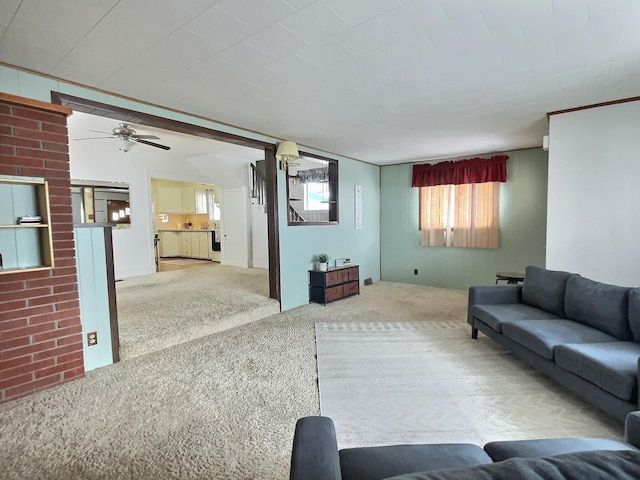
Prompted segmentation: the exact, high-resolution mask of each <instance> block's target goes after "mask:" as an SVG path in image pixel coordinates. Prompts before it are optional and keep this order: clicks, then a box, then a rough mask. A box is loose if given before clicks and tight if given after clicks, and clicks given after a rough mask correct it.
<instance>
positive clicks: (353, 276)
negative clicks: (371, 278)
mask: <svg viewBox="0 0 640 480" xmlns="http://www.w3.org/2000/svg"><path fill="white" fill-rule="evenodd" d="M359 293H360V268H359V267H358V266H357V265H350V266H348V267H336V268H330V269H329V270H327V271H325V272H323V271H320V270H309V301H310V302H316V303H322V304H325V305H326V304H327V303H329V302H333V301H335V300H340V299H341V298H345V297H350V296H351V295H358V294H359Z"/></svg>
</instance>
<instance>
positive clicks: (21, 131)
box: [0, 93, 84, 403]
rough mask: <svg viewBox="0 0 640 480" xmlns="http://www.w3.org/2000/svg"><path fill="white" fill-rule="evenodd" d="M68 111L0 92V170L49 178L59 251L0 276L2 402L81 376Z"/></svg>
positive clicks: (55, 242)
mask: <svg viewBox="0 0 640 480" xmlns="http://www.w3.org/2000/svg"><path fill="white" fill-rule="evenodd" d="M71 113H72V111H71V109H69V108H67V107H62V106H60V105H53V104H49V103H45V102H40V101H36V100H32V99H27V98H22V97H17V96H14V95H8V94H4V93H0V175H21V176H28V177H43V178H44V179H45V180H48V182H49V197H50V203H51V228H52V236H53V252H54V257H55V269H53V270H47V271H38V272H25V273H14V274H10V275H0V403H3V402H6V401H8V400H12V399H15V398H19V397H21V396H24V395H27V394H29V393H33V392H36V391H38V390H42V389H44V388H47V387H50V386H53V385H57V384H60V383H63V382H65V381H67V380H70V379H73V378H77V377H81V376H83V375H84V358H83V353H82V341H83V340H82V325H81V322H80V304H79V299H78V279H77V274H76V259H75V248H74V239H73V218H72V214H71V190H70V181H69V147H68V135H67V116H68V115H70V114H71ZM0 208H1V207H0Z"/></svg>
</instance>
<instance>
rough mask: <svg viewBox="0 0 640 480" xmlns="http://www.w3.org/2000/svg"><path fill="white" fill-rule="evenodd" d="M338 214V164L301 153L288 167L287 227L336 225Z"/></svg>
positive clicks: (335, 161) (331, 160) (334, 161)
mask: <svg viewBox="0 0 640 480" xmlns="http://www.w3.org/2000/svg"><path fill="white" fill-rule="evenodd" d="M338 211H339V209H338V161H337V160H333V159H328V158H323V157H317V156H315V155H310V154H305V153H303V152H300V158H299V159H298V160H296V162H295V163H289V165H288V167H287V219H288V224H289V225H326V224H332V223H333V224H337V223H338Z"/></svg>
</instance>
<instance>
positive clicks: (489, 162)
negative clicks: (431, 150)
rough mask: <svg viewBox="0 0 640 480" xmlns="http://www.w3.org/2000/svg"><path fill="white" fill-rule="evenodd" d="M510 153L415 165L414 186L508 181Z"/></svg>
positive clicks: (412, 182)
mask: <svg viewBox="0 0 640 480" xmlns="http://www.w3.org/2000/svg"><path fill="white" fill-rule="evenodd" d="M507 160H509V156H508V155H496V156H495V157H491V158H471V159H468V160H459V161H457V162H440V163H435V164H430V163H424V164H420V165H414V166H413V178H412V181H411V186H412V187H432V186H434V185H462V184H465V183H487V182H506V181H507Z"/></svg>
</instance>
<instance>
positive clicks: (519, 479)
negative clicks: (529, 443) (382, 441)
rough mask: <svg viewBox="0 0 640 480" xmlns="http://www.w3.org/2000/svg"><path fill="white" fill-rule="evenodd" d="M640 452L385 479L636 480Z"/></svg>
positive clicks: (570, 456)
mask: <svg viewBox="0 0 640 480" xmlns="http://www.w3.org/2000/svg"><path fill="white" fill-rule="evenodd" d="M638 478H640V453H639V452H635V451H633V450H620V451H609V450H597V451H593V452H575V453H566V454H564V455H556V456H551V457H542V458H510V459H509V460H505V461H503V462H497V463H492V464H491V465H480V466H478V467H473V468H455V469H451V470H439V471H437V472H420V473H412V474H406V475H400V476H396V477H393V478H387V479H386V480H585V479H590V480H596V479H597V480H610V479H616V480H637V479H638Z"/></svg>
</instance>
